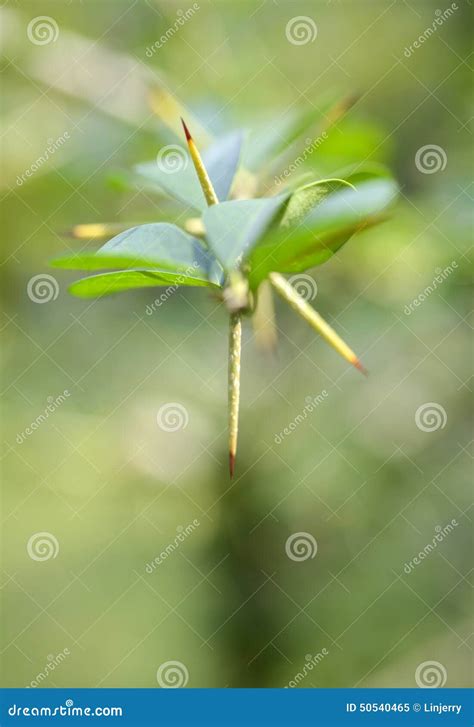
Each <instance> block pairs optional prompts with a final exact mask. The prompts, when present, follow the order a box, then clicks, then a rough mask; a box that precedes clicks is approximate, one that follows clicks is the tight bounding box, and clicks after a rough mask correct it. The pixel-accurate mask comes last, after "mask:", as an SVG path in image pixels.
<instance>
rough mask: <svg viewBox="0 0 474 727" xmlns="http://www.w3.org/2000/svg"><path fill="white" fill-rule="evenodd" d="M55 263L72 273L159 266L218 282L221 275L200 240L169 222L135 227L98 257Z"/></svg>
mask: <svg viewBox="0 0 474 727" xmlns="http://www.w3.org/2000/svg"><path fill="white" fill-rule="evenodd" d="M52 264H53V265H54V266H55V267H60V268H68V269H71V270H107V269H109V270H110V269H113V268H120V269H131V268H137V267H142V268H154V267H156V268H160V269H163V270H168V271H170V272H174V273H183V272H184V273H186V274H187V275H195V276H196V277H200V278H202V279H206V278H209V279H210V280H211V281H212V282H217V283H218V282H219V277H220V275H221V271H219V270H218V266H216V261H215V259H214V257H213V256H212V255H210V254H209V253H208V252H207V251H206V250H205V249H204V247H203V246H202V244H201V242H200V241H199V240H197V239H196V238H195V237H192V236H191V235H188V234H187V233H186V232H183V230H180V229H179V227H176V225H170V224H168V223H166V222H159V223H154V224H149V225H140V226H139V227H132V228H131V229H130V230H126V231H125V232H122V233H120V235H116V237H113V238H112V239H111V240H109V241H108V242H106V243H105V245H103V246H102V247H101V248H100V249H99V250H98V251H97V252H96V253H95V254H91V253H86V254H84V255H75V256H68V257H61V258H56V259H55V260H53V261H52ZM216 276H217V278H216Z"/></svg>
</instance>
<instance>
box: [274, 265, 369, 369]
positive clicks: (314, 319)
mask: <svg viewBox="0 0 474 727" xmlns="http://www.w3.org/2000/svg"><path fill="white" fill-rule="evenodd" d="M269 278H270V282H271V284H272V285H273V287H274V288H275V290H276V291H277V293H279V294H280V295H281V297H282V298H283V299H284V300H286V302H287V303H289V304H290V306H291V307H292V308H293V310H295V311H296V312H297V313H299V314H300V316H302V317H303V318H304V319H305V321H307V323H309V325H310V326H311V327H312V328H314V330H315V331H317V332H318V333H319V334H320V335H321V336H322V337H323V338H324V339H325V340H326V341H327V342H328V343H329V344H330V345H331V346H332V347H333V348H335V349H336V351H337V352H338V353H340V354H341V356H343V358H345V359H346V361H349V363H351V364H352V365H353V366H355V367H356V369H359V371H361V372H362V373H363V374H367V371H366V370H365V368H364V367H363V366H362V364H361V362H360V361H359V359H358V357H357V356H356V355H355V353H354V351H353V350H352V349H351V348H349V346H348V345H347V344H346V343H344V341H343V340H342V338H340V336H338V334H337V333H336V331H335V330H334V329H333V328H331V326H330V325H329V323H326V321H325V320H324V318H322V317H321V316H320V315H319V313H317V312H316V311H315V310H314V308H312V307H311V306H310V305H309V303H307V301H306V300H305V299H304V298H302V297H301V296H300V294H299V293H298V292H297V291H296V290H295V289H294V288H293V286H292V285H290V283H289V282H288V281H287V280H285V278H284V277H283V276H282V275H280V274H279V273H270V276H269Z"/></svg>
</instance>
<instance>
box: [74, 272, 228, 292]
mask: <svg viewBox="0 0 474 727" xmlns="http://www.w3.org/2000/svg"><path fill="white" fill-rule="evenodd" d="M181 285H186V286H210V287H218V286H214V284H213V283H209V281H207V280H202V279H200V278H196V277H191V276H188V275H184V274H181V275H177V274H174V273H168V272H165V271H157V270H121V271H119V272H114V273H102V274H100V275H91V276H90V277H88V278H82V279H81V280H76V282H75V283H73V284H72V285H71V286H70V287H69V292H70V293H72V294H73V295H76V296H78V297H79V298H96V297H102V296H104V295H111V294H112V293H119V292H122V291H125V290H133V289H135V288H150V287H155V286H167V287H171V288H173V289H174V287H175V286H176V287H179V286H181Z"/></svg>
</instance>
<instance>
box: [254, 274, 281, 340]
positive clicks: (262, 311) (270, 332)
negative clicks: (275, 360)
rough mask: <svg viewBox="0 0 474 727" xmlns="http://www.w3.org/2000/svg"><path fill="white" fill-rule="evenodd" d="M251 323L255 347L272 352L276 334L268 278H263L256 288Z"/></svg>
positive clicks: (276, 338) (273, 308) (273, 307)
mask: <svg viewBox="0 0 474 727" xmlns="http://www.w3.org/2000/svg"><path fill="white" fill-rule="evenodd" d="M252 325H253V330H254V333H255V342H256V344H257V347H258V348H259V349H260V350H261V351H264V352H265V353H270V354H272V353H274V352H275V349H276V347H277V343H278V335H277V329H276V323H275V306H274V304H273V294H272V288H271V285H270V283H269V282H268V280H264V281H263V282H262V283H261V284H260V287H259V289H258V300H257V307H256V308H255V312H254V314H253V316H252Z"/></svg>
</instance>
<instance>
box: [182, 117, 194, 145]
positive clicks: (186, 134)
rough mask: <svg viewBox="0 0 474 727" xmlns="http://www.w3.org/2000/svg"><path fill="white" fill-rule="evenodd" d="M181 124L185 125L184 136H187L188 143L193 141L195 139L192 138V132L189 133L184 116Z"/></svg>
mask: <svg viewBox="0 0 474 727" xmlns="http://www.w3.org/2000/svg"><path fill="white" fill-rule="evenodd" d="M180 119H181V123H182V124H183V129H184V134H185V136H186V141H192V140H193V137H192V136H191V132H190V131H189V129H188V127H187V126H186V123H185V121H184V119H183V117H182V116H180Z"/></svg>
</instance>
